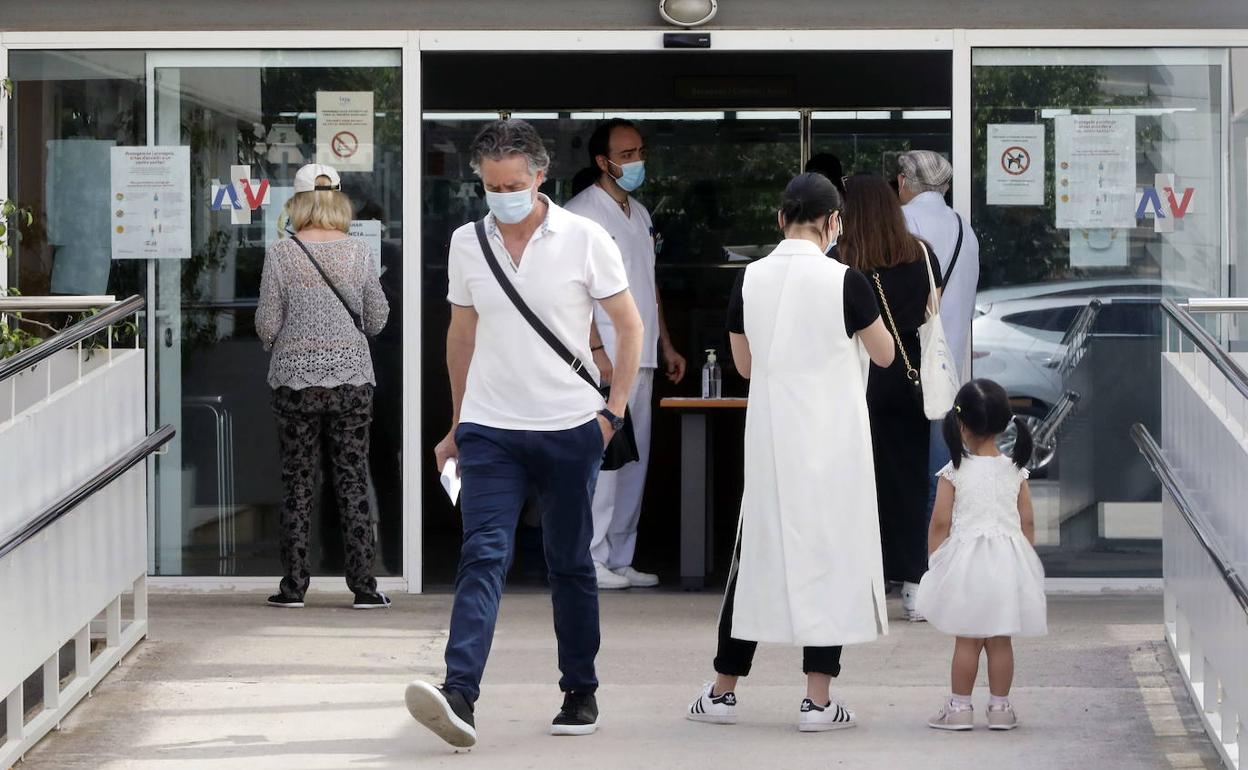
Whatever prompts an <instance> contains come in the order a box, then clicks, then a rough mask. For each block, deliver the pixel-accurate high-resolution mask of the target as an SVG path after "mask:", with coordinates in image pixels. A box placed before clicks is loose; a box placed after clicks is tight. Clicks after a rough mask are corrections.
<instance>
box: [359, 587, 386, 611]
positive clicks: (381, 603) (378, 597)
mask: <svg viewBox="0 0 1248 770" xmlns="http://www.w3.org/2000/svg"><path fill="white" fill-rule="evenodd" d="M389 606H390V597H389V596H386V595H385V594H383V593H382V592H381V591H374V592H373V593H357V594H356V595H355V603H354V604H352V605H351V608H352V609H356V610H375V609H379V608H385V607H389Z"/></svg>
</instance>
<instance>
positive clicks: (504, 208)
mask: <svg viewBox="0 0 1248 770" xmlns="http://www.w3.org/2000/svg"><path fill="white" fill-rule="evenodd" d="M485 204H486V205H487V206H489V207H490V213H492V214H493V215H494V218H495V219H497V220H498V221H499V222H502V223H503V224H507V225H514V224H516V223H517V222H523V221H524V218H525V217H527V216H528V215H529V214H530V213H532V211H533V188H532V187H530V188H528V189H527V190H517V191H515V192H490V191H489V190H486V191H485Z"/></svg>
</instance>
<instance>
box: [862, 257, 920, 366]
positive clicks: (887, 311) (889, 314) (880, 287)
mask: <svg viewBox="0 0 1248 770" xmlns="http://www.w3.org/2000/svg"><path fill="white" fill-rule="evenodd" d="M924 259H926V256H924ZM871 277H872V278H873V279H874V280H875V288H876V291H878V292H879V294H880V304H881V305H883V306H884V317H885V318H887V319H888V330H889V331H891V332H892V333H893V339H894V340H896V341H897V349H898V350H899V351H901V360H902V362H903V363H905V365H906V377H907V378H908V379H909V380H910V381H911V382H913V383H914V384H915V386H916V387H917V386H918V384H919V371H918V370H917V369H915V368H914V366H913V365H912V364H911V363H910V356H908V355H906V346H905V345H903V344H901V334H900V333H899V332H898V331H897V322H896V321H894V320H893V310H892V308H890V307H889V306H888V299H887V298H886V297H885V296H884V284H882V283H880V273H879V271H876V270H873V271H871Z"/></svg>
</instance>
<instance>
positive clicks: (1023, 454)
mask: <svg viewBox="0 0 1248 770" xmlns="http://www.w3.org/2000/svg"><path fill="white" fill-rule="evenodd" d="M1014 430H1015V431H1017V433H1016V438H1015V439H1014V454H1013V456H1012V457H1011V458H1010V459H1012V460H1013V461H1014V464H1015V465H1016V466H1018V467H1019V468H1025V467H1027V463H1029V462H1031V454H1032V452H1033V451H1034V450H1035V441H1034V439H1032V437H1031V429H1030V428H1028V427H1027V423H1025V422H1023V420H1022V418H1020V417H1015V418H1014Z"/></svg>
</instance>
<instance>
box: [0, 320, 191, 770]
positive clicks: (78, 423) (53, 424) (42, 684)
mask: <svg viewBox="0 0 1248 770" xmlns="http://www.w3.org/2000/svg"><path fill="white" fill-rule="evenodd" d="M10 301H11V300H0V312H5V311H6V309H12V308H7V306H6V304H5V303H7V302H10ZM24 302H25V303H27V304H26V305H24V306H23V307H21V308H20V309H22V310H38V309H44V308H42V307H40V306H36V307H33V308H32V307H30V306H29V305H30V303H31V302H32V300H31V299H29V298H27V299H24ZM60 302H63V300H61V301H60ZM35 304H36V305H37V303H35ZM50 304H52V305H56V304H57V303H56V302H53V303H50ZM142 307H143V300H142V299H141V298H138V297H132V298H131V299H129V300H126V301H125V302H121V303H116V304H113V305H112V306H110V307H108V308H107V309H106V310H104V311H102V312H101V313H99V314H98V315H96V316H94V317H92V318H89V319H87V320H84V321H81V322H79V323H77V324H75V325H74V326H71V327H70V328H69V329H66V330H65V331H63V332H60V333H59V334H56V335H54V336H53V337H52V338H50V339H48V340H46V341H44V342H43V343H41V344H40V345H38V346H37V347H35V348H32V349H30V350H27V351H24V352H23V353H21V354H19V355H17V356H14V357H13V358H10V359H8V360H6V361H0V490H4V495H3V503H0V699H2V701H3V710H4V713H5V718H4V721H3V724H2V725H0V729H3V736H4V737H3V741H2V742H0V767H8V766H10V765H11V764H13V763H14V762H16V761H18V760H19V759H20V758H21V756H22V755H23V754H24V753H25V752H26V751H27V750H28V749H29V748H30V747H31V746H33V745H34V744H35V742H37V741H38V740H39V739H40V738H42V737H43V736H44V735H45V734H46V733H47V732H48V731H49V730H51V729H53V728H54V727H56V726H57V725H58V724H60V722H61V720H62V719H63V718H64V716H65V715H66V714H67V713H68V712H69V710H70V709H72V708H73V707H74V705H75V704H77V703H78V701H80V700H81V699H82V698H83V697H85V696H86V695H87V694H88V693H89V692H90V691H91V689H92V688H94V687H95V685H96V684H97V683H99V681H100V680H101V679H102V678H103V677H104V676H105V674H107V673H108V671H109V670H111V669H112V667H113V666H115V665H116V664H117V663H118V662H119V661H120V660H121V658H122V657H123V656H124V655H125V654H126V652H128V651H129V650H130V649H131V648H133V647H134V645H135V644H137V643H138V642H139V640H140V639H142V638H143V637H144V636H146V635H147V593H146V568H147V556H146V554H147V502H146V501H147V483H146V468H145V464H144V460H145V458H147V457H148V455H150V454H151V453H152V452H154V451H156V450H157V449H158V448H159V447H160V446H162V445H163V444H164V443H166V442H168V441H169V440H170V439H171V438H172V437H173V429H172V428H169V427H164V428H162V429H161V430H159V431H157V432H156V433H154V434H152V435H151V436H148V435H146V415H145V408H144V404H145V387H144V371H145V368H144V359H143V350H142V349H139V348H137V347H136V348H131V349H124V350H122V349H113V348H112V347H111V344H110V345H108V346H107V347H105V348H104V349H100V350H83V348H82V343H83V342H84V341H87V340H90V339H92V338H93V337H94V336H95V335H97V334H100V333H101V332H103V333H105V334H107V335H108V336H109V338H110V341H111V336H112V334H111V331H110V329H111V326H112V325H113V324H114V323H116V322H118V321H121V320H124V319H126V318H128V317H129V316H131V315H133V314H134V313H136V312H138V311H139V310H141V309H142ZM127 597H129V604H130V611H129V613H124V612H123V604H124V603H125V599H126V598H127ZM123 614H128V615H129V617H127V618H123ZM63 658H64V660H63ZM71 670H72V675H70V676H66V674H68V673H69V672H70V671H71ZM28 693H29V694H33V695H35V696H37V697H29V698H28V697H27V696H28ZM31 701H34V702H31Z"/></svg>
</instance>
